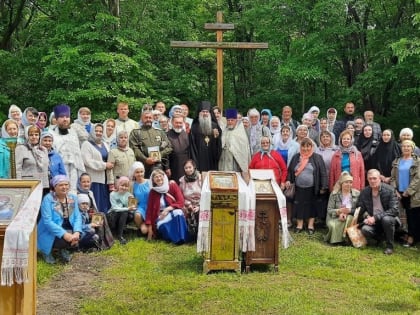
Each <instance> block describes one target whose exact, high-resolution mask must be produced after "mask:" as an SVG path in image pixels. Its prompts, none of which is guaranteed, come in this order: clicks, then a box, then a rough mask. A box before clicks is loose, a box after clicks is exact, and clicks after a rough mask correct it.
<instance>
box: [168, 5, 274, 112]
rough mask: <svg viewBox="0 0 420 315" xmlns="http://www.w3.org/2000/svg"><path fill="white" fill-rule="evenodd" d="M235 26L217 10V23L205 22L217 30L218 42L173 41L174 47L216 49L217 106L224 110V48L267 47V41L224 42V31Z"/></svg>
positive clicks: (209, 28) (211, 28)
mask: <svg viewBox="0 0 420 315" xmlns="http://www.w3.org/2000/svg"><path fill="white" fill-rule="evenodd" d="M234 28H235V25H234V24H227V23H223V13H222V12H221V11H218V12H217V15H216V23H206V24H204V29H206V30H210V31H216V42H199V41H171V47H173V48H209V49H216V69H217V106H218V107H219V108H220V110H221V111H222V112H223V50H224V49H267V48H268V44H267V43H250V42H224V41H223V32H225V31H230V30H233V29H234Z"/></svg>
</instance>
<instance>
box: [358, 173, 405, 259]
mask: <svg viewBox="0 0 420 315" xmlns="http://www.w3.org/2000/svg"><path fill="white" fill-rule="evenodd" d="M380 176H381V173H380V172H379V171H378V170H377V169H370V170H369V171H368V173H367V179H368V182H369V186H367V187H365V188H364V189H363V190H362V191H361V192H360V196H359V200H358V202H357V207H360V208H361V209H360V213H359V218H358V219H359V222H360V223H362V224H363V225H362V227H361V230H362V233H363V235H364V236H365V237H366V238H367V239H368V242H369V241H370V242H371V241H372V240H376V241H377V242H378V241H380V240H381V236H382V234H385V241H386V248H385V250H384V254H385V255H391V254H392V253H393V252H394V234H395V228H396V227H398V226H399V225H400V220H399V218H398V214H399V208H398V198H397V195H396V193H395V189H394V188H393V187H392V186H390V185H388V184H385V183H382V182H381V177H380Z"/></svg>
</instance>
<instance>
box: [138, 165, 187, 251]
mask: <svg viewBox="0 0 420 315" xmlns="http://www.w3.org/2000/svg"><path fill="white" fill-rule="evenodd" d="M150 186H151V190H150V194H149V200H148V204H147V211H146V224H147V226H148V229H149V230H148V236H147V239H148V240H151V239H153V238H156V237H157V234H158V232H159V235H160V236H161V237H162V238H163V239H164V240H167V241H170V242H172V243H174V244H183V243H185V242H186V241H187V240H188V229H187V223H186V221H185V217H184V212H183V211H182V210H181V209H182V208H183V206H184V196H183V195H182V191H181V189H180V188H179V186H178V185H177V183H176V182H175V181H172V180H171V181H170V182H169V180H168V177H167V176H166V174H165V172H164V171H162V170H159V169H156V170H154V171H153V172H152V174H151V176H150Z"/></svg>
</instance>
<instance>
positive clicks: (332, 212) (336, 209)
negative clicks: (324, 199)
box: [324, 172, 360, 244]
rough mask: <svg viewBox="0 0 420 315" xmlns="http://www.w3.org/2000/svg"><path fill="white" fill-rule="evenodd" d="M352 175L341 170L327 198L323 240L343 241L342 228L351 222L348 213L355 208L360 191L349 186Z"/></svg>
mask: <svg viewBox="0 0 420 315" xmlns="http://www.w3.org/2000/svg"><path fill="white" fill-rule="evenodd" d="M352 184H353V176H351V175H350V174H349V172H342V173H341V175H340V177H339V179H338V181H337V183H335V186H334V189H333V191H332V192H331V195H330V197H329V200H328V207H327V227H328V233H327V235H325V238H324V239H325V241H326V242H329V243H331V244H339V243H342V242H344V229H345V228H346V227H347V225H348V224H349V223H350V222H351V220H352V218H353V216H352V215H350V213H351V212H354V210H355V208H356V203H357V200H358V198H359V194H360V192H359V191H358V190H356V189H353V188H351V185H352Z"/></svg>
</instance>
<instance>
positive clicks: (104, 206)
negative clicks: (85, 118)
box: [90, 142, 111, 212]
mask: <svg viewBox="0 0 420 315" xmlns="http://www.w3.org/2000/svg"><path fill="white" fill-rule="evenodd" d="M91 144H92V145H93V146H94V147H95V148H96V149H97V150H98V151H99V152H100V153H101V156H102V161H104V162H106V161H107V160H108V151H107V149H106V147H105V146H104V145H102V146H101V147H99V146H97V145H96V143H92V142H91ZM104 172H105V184H101V183H95V182H92V184H91V187H90V189H91V190H92V192H93V195H94V196H95V201H96V205H97V206H98V210H99V211H101V212H107V211H108V209H109V208H111V204H110V202H109V189H108V185H107V184H106V182H107V180H106V171H104Z"/></svg>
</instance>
